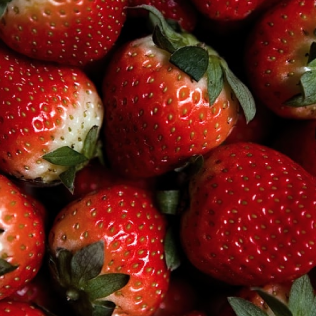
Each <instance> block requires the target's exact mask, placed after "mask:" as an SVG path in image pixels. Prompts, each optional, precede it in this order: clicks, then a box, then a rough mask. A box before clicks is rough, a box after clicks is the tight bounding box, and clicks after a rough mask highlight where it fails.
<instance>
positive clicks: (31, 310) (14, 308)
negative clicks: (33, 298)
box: [0, 299, 47, 316]
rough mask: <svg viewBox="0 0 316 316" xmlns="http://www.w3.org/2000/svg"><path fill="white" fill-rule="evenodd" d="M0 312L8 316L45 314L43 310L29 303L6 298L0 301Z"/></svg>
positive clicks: (43, 315)
mask: <svg viewBox="0 0 316 316" xmlns="http://www.w3.org/2000/svg"><path fill="white" fill-rule="evenodd" d="M0 313H1V314H2V315H8V316H47V314H46V313H45V312H44V311H42V310H41V309H40V308H38V307H36V306H34V305H32V304H30V303H27V302H18V301H11V300H8V299H5V300H1V301H0Z"/></svg>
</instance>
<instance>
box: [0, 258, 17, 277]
mask: <svg viewBox="0 0 316 316" xmlns="http://www.w3.org/2000/svg"><path fill="white" fill-rule="evenodd" d="M18 267H19V266H14V265H12V264H11V263H9V262H8V261H6V260H4V259H1V258H0V276H2V275H5V274H7V273H10V272H12V271H14V270H15V269H17V268H18Z"/></svg>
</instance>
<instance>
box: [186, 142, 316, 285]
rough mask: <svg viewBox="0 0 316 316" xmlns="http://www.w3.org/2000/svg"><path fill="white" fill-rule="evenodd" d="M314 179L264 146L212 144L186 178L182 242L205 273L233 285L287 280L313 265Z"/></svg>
mask: <svg viewBox="0 0 316 316" xmlns="http://www.w3.org/2000/svg"><path fill="white" fill-rule="evenodd" d="M315 205H316V186H315V179H314V178H313V177H312V176H311V175H310V174H309V173H307V172H306V171H305V170H304V169H303V168H302V167H301V166H300V165H298V164H297V163H295V162H294V161H292V160H291V159H290V158H289V157H287V156H285V155H283V154H281V153H279V152H277V151H275V150H273V149H271V148H269V147H265V146H263V145H259V144H254V143H253V144H252V143H234V144H228V145H222V146H219V147H217V148H216V149H214V150H213V151H212V152H211V153H210V155H209V156H208V157H207V158H205V162H204V166H203V167H202V168H201V170H200V171H199V172H198V173H197V174H196V175H195V176H194V177H193V178H192V179H191V183H190V205H189V207H188V210H187V211H185V212H184V213H183V217H182V222H181V232H180V234H181V240H182V244H183V247H184V251H185V253H186V254H187V256H188V258H189V260H190V261H191V262H192V264H193V265H194V266H196V267H197V268H198V269H199V270H201V271H202V272H204V273H206V274H209V275H211V276H213V277H214V278H218V279H220V280H222V281H224V282H227V283H230V284H235V285H252V286H259V285H264V284H266V283H268V282H271V281H273V282H285V281H286V280H292V279H295V278H297V277H299V276H301V275H302V274H304V273H307V272H308V271H309V270H310V269H311V268H312V267H314V266H315V265H316V244H315V236H316V226H315V224H314V223H315V219H316V218H315V216H316V213H315Z"/></svg>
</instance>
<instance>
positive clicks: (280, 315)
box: [254, 288, 293, 316]
mask: <svg viewBox="0 0 316 316" xmlns="http://www.w3.org/2000/svg"><path fill="white" fill-rule="evenodd" d="M254 289H255V290H256V292H257V293H258V294H259V295H260V296H261V298H262V299H263V300H264V301H265V302H266V304H267V305H268V306H269V307H270V308H271V310H272V311H273V313H274V314H275V316H293V314H292V312H291V311H290V309H289V308H288V307H287V306H286V305H285V304H284V303H283V302H281V301H280V300H279V299H277V298H276V297H274V296H273V295H270V294H269V293H267V292H265V291H263V290H262V289H259V288H254Z"/></svg>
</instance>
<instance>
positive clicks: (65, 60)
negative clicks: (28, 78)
mask: <svg viewBox="0 0 316 316" xmlns="http://www.w3.org/2000/svg"><path fill="white" fill-rule="evenodd" d="M21 3H23V2H21V1H16V0H13V1H11V2H9V4H8V9H7V10H6V11H5V13H4V15H3V16H2V17H1V23H0V38H2V39H3V41H4V42H6V43H7V45H8V46H10V47H11V48H13V49H15V50H17V51H18V52H20V53H22V54H25V55H27V56H30V57H32V58H36V59H41V60H48V61H54V62H58V63H62V64H67V65H74V66H79V67H81V66H85V65H87V64H89V63H92V62H93V61H96V60H99V59H101V58H103V57H104V56H105V55H106V54H107V53H108V52H109V51H110V50H111V48H112V47H113V45H114V44H115V42H116V40H117V38H118V37H119V35H120V32H121V29H122V27H123V25H124V22H125V19H126V16H125V9H124V6H125V5H126V1H125V0H115V1H112V0H106V1H103V0H96V1H89V0H83V1H58V2H56V1H51V0H48V1H40V2H39V1H35V0H34V1H28V3H27V5H21ZM17 10H19V11H20V12H21V13H23V14H16V12H17Z"/></svg>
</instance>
